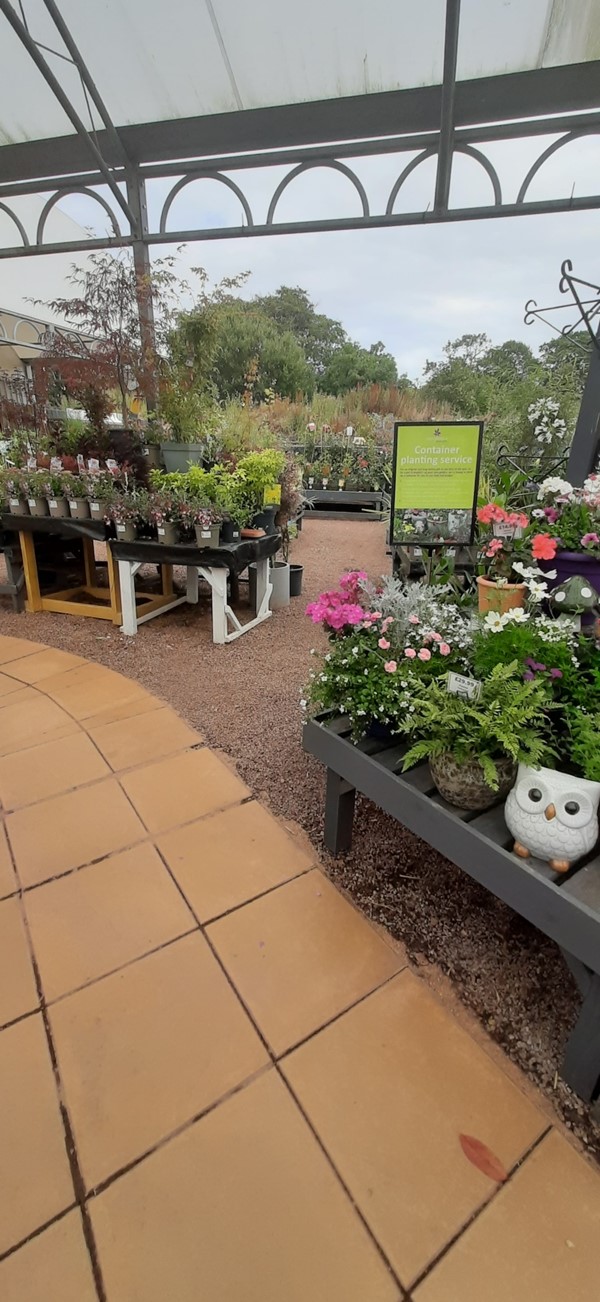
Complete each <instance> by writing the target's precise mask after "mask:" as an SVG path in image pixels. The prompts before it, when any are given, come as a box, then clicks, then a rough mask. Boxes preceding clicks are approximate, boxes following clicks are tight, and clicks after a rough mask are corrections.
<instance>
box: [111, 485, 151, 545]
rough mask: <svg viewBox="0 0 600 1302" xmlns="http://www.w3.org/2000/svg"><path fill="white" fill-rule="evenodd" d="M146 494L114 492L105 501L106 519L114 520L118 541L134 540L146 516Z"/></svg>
mask: <svg viewBox="0 0 600 1302" xmlns="http://www.w3.org/2000/svg"><path fill="white" fill-rule="evenodd" d="M145 508H146V495H143V494H141V493H116V492H115V493H114V494H113V496H112V499H111V500H110V501H107V502H106V503H105V517H104V518H105V520H106V521H107V523H108V522H112V524H114V527H115V533H116V535H117V542H134V541H135V539H136V538H137V536H138V529H139V526H140V524H141V522H142V520H143V519H144V518H145Z"/></svg>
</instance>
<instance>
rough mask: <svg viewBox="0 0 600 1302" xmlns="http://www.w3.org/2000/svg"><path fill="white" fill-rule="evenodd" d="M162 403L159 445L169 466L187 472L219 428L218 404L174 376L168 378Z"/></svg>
mask: <svg viewBox="0 0 600 1302" xmlns="http://www.w3.org/2000/svg"><path fill="white" fill-rule="evenodd" d="M159 405H160V415H161V416H162V417H163V421H164V427H163V436H162V439H161V444H160V446H161V451H162V456H163V460H164V463H165V467H166V469H167V470H168V471H174V470H175V471H176V470H180V471H186V470H187V469H188V468H189V466H191V465H200V464H201V462H202V460H203V458H204V452H205V442H206V439H207V438H209V437H212V436H213V435H214V433H215V431H216V429H217V428H218V424H219V419H218V409H217V408H216V404H215V403H214V402H213V401H212V400H211V399H210V398H209V397H208V396H207V395H206V394H205V393H203V392H202V391H198V390H197V389H195V388H193V387H189V388H185V387H183V385H182V384H181V383H180V382H178V380H177V378H175V377H173V378H171V377H165V378H164V379H163V383H162V386H161V393H160V404H159ZM169 434H170V436H171V437H170V438H169V436H168V435H169Z"/></svg>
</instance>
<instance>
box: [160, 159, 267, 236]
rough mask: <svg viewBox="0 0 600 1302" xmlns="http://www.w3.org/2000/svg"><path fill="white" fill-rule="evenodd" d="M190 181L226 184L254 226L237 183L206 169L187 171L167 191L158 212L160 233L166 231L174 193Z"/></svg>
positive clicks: (247, 204)
mask: <svg viewBox="0 0 600 1302" xmlns="http://www.w3.org/2000/svg"><path fill="white" fill-rule="evenodd" d="M192 181H219V182H220V183H221V185H226V186H227V188H228V190H232V191H233V193H234V194H235V195H236V196H237V198H238V199H239V201H240V203H241V205H242V208H243V209H244V213H245V215H246V221H247V223H248V226H254V218H253V216H252V210H251V208H250V204H249V203H248V200H247V198H246V196H245V194H244V192H243V190H240V187H239V185H236V183H235V181H232V180H231V179H230V177H228V176H224V175H223V173H222V172H206V171H204V172H187V173H186V175H185V176H182V177H181V179H180V180H179V181H177V183H176V184H175V185H174V186H173V189H172V190H170V191H169V193H168V195H167V197H166V199H165V202H164V204H163V210H162V212H161V214H160V226H159V231H160V234H161V235H164V234H165V232H166V229H167V218H168V216H169V210H170V208H171V204H172V203H173V200H174V199H175V197H176V195H178V194H179V191H180V190H183V189H185V186H186V185H191V184H192Z"/></svg>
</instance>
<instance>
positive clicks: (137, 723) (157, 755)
mask: <svg viewBox="0 0 600 1302" xmlns="http://www.w3.org/2000/svg"><path fill="white" fill-rule="evenodd" d="M88 732H89V734H90V737H92V739H93V741H94V742H95V744H96V746H97V747H98V749H99V750H100V751H101V752H102V754H103V755H104V757H105V759H106V760H108V763H109V764H110V766H111V768H113V769H114V770H115V771H117V770H119V769H128V768H132V767H133V765H134V764H147V763H148V761H149V760H153V759H162V758H163V756H164V755H172V754H173V752H174V751H178V750H185V749H186V747H188V746H197V745H198V744H199V742H201V741H202V738H201V736H200V734H199V733H197V732H194V730H193V728H190V727H188V725H187V723H184V720H183V719H180V718H179V716H178V715H177V714H175V713H174V712H173V710H169V709H168V708H167V707H165V708H164V709H162V710H149V711H147V712H146V713H145V714H138V715H137V718H134V719H117V720H116V721H115V722H114V723H105V724H102V725H101V726H100V727H95V726H94V722H93V720H91V722H90V723H89V726H88Z"/></svg>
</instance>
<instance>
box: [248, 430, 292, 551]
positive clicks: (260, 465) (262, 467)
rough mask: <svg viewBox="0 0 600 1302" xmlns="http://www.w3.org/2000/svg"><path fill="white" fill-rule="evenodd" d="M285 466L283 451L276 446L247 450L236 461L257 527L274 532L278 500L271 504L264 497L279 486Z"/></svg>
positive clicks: (267, 531)
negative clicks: (260, 449) (259, 449)
mask: <svg viewBox="0 0 600 1302" xmlns="http://www.w3.org/2000/svg"><path fill="white" fill-rule="evenodd" d="M284 466H285V453H283V452H280V451H279V450H278V449H277V448H263V449H262V451H260V452H249V453H248V454H247V456H245V457H242V458H241V460H240V461H239V462H238V471H239V472H240V473H241V474H242V475H243V476H244V479H245V483H246V494H247V499H248V505H249V506H251V507H253V508H254V517H253V523H254V527H255V528H257V529H264V530H265V532H266V533H275V516H276V515H277V511H278V509H279V501H277V502H275V503H273V504H272V505H268V504H266V499H268V496H269V494H270V493H271V492H273V490H276V489H277V488H278V486H279V481H280V479H281V475H282V474H283V470H284Z"/></svg>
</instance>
